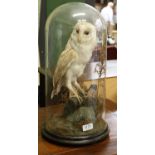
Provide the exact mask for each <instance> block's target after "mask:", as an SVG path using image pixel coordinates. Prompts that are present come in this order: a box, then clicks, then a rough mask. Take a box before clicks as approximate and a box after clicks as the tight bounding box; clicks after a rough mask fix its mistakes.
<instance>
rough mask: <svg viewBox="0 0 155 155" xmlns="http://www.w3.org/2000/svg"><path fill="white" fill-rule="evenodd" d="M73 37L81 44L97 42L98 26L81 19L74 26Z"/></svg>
mask: <svg viewBox="0 0 155 155" xmlns="http://www.w3.org/2000/svg"><path fill="white" fill-rule="evenodd" d="M71 39H72V40H74V41H75V42H76V43H79V44H91V43H93V42H96V28H95V26H94V25H93V24H91V23H89V22H87V21H84V20H80V21H78V22H77V24H76V25H75V26H74V29H73V32H72V34H71Z"/></svg>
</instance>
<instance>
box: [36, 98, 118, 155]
mask: <svg viewBox="0 0 155 155" xmlns="http://www.w3.org/2000/svg"><path fill="white" fill-rule="evenodd" d="M106 109H107V112H106V121H107V122H108V125H109V128H110V134H109V137H107V138H106V139H105V140H103V141H101V142H98V143H95V144H92V145H86V146H80V147H75V146H74V147H73V146H61V145H56V144H53V143H49V142H47V141H46V140H45V139H44V138H42V136H41V127H42V123H43V118H44V115H45V110H44V108H39V114H38V115H39V123H38V124H39V130H38V133H39V136H38V149H39V155H116V154H117V111H116V103H113V102H112V101H110V100H107V102H106Z"/></svg>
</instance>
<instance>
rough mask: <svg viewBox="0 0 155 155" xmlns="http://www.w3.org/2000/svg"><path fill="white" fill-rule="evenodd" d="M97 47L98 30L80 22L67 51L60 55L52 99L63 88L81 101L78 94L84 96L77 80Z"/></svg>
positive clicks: (74, 30) (71, 37) (75, 28)
mask: <svg viewBox="0 0 155 155" xmlns="http://www.w3.org/2000/svg"><path fill="white" fill-rule="evenodd" d="M95 46H96V28H95V26H94V25H92V24H91V23H88V22H86V21H79V22H77V24H76V25H75V26H74V28H73V31H72V33H71V36H70V38H69V40H68V42H67V45H66V48H65V50H64V51H63V52H62V53H61V54H60V56H59V59H58V62H57V65H56V69H55V72H54V75H53V91H52V94H51V98H53V96H54V95H57V94H58V93H59V92H60V90H61V87H62V86H65V87H67V88H68V89H69V92H70V93H72V94H74V96H75V97H77V98H78V100H79V101H80V100H81V98H80V96H79V95H78V92H81V93H83V94H84V91H83V89H82V88H81V87H80V85H79V83H78V82H77V79H78V78H79V77H80V76H81V75H82V74H83V72H84V69H85V66H86V64H87V63H88V62H89V60H90V58H91V56H92V52H93V50H94V48H95Z"/></svg>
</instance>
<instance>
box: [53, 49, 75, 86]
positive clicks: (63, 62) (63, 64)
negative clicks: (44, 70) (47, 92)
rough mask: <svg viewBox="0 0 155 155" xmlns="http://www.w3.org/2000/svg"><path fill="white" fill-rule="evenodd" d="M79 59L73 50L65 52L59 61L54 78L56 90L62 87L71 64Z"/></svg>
mask: <svg viewBox="0 0 155 155" xmlns="http://www.w3.org/2000/svg"><path fill="white" fill-rule="evenodd" d="M77 58H78V54H77V52H76V51H75V50H73V49H71V48H70V49H66V50H64V51H63V52H62V53H61V54H60V56H59V59H58V62H57V67H56V69H55V72H54V76H53V86H54V89H57V87H61V86H60V85H62V83H63V81H62V80H63V79H64V75H65V73H66V72H67V70H68V68H69V67H70V66H71V64H72V63H73V62H74V61H75V60H76V59H77Z"/></svg>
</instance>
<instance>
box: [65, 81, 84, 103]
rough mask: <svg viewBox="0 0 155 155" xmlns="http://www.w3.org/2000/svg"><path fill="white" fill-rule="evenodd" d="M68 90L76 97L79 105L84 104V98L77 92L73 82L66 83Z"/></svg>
mask: <svg viewBox="0 0 155 155" xmlns="http://www.w3.org/2000/svg"><path fill="white" fill-rule="evenodd" d="M66 86H67V88H68V89H69V90H70V92H71V93H73V94H74V95H75V97H76V98H77V99H78V101H79V103H82V98H81V97H80V96H79V95H78V93H77V91H76V90H75V89H74V87H73V86H72V84H71V82H70V81H69V80H68V81H67V83H66Z"/></svg>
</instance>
